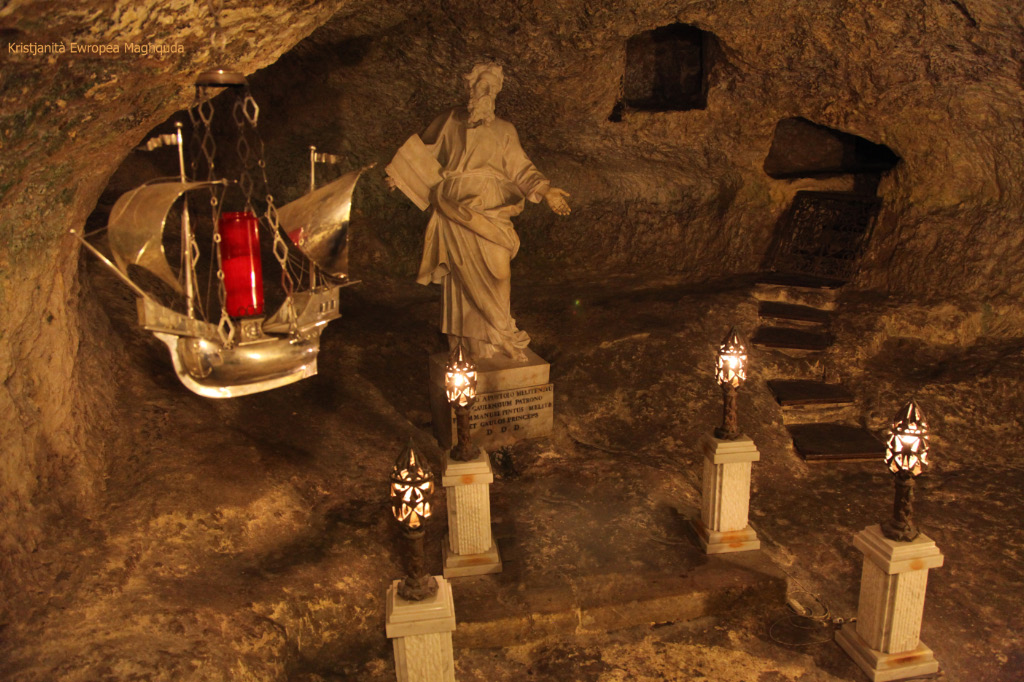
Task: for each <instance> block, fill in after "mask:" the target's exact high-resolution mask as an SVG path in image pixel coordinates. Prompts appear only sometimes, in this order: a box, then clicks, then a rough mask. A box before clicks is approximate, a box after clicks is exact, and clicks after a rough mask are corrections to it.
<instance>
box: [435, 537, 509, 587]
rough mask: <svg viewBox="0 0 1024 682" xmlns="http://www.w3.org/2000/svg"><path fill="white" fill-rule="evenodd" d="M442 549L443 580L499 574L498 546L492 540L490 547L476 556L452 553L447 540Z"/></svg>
mask: <svg viewBox="0 0 1024 682" xmlns="http://www.w3.org/2000/svg"><path fill="white" fill-rule="evenodd" d="M442 547H443V549H444V557H443V559H444V563H443V566H444V577H445V578H461V577H463V576H467V575H489V574H491V573H501V555H500V554H498V545H497V544H496V543H495V542H494V541H493V540H492V541H491V546H490V547H488V548H487V549H486V550H484V551H483V552H478V553H476V554H456V553H455V552H453V551H452V549H451V545H450V544H449V541H448V538H445V542H444V544H443V545H442Z"/></svg>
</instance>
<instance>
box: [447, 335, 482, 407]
mask: <svg viewBox="0 0 1024 682" xmlns="http://www.w3.org/2000/svg"><path fill="white" fill-rule="evenodd" d="M476 379H477V373H476V363H475V362H473V360H472V358H470V357H469V355H468V354H467V353H466V351H465V349H463V347H462V343H459V344H458V345H457V346H455V349H454V350H452V353H451V355H449V356H448V364H447V365H446V366H445V371H444V390H445V393H446V394H447V396H448V402H449V403H451V404H452V405H457V406H459V407H467V406H468V405H470V404H471V403H472V402H473V400H474V399H476Z"/></svg>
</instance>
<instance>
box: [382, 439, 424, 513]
mask: <svg viewBox="0 0 1024 682" xmlns="http://www.w3.org/2000/svg"><path fill="white" fill-rule="evenodd" d="M390 480H391V513H392V514H393V515H394V517H395V520H396V521H398V522H399V523H400V524H402V526H404V527H405V529H406V530H409V531H415V530H420V529H422V528H423V523H424V521H425V520H426V519H428V518H430V515H431V514H432V513H433V509H432V506H431V503H430V498H431V496H432V495H433V493H434V475H433V474H432V473H431V472H430V469H429V468H428V467H427V463H426V462H425V461H424V460H423V459H422V458H421V457H420V456H419V455H418V454H417V453H416V451H415V450H413V447H412V443H409V445H408V446H407V447H406V448H405V451H404V452H403V453H402V454H401V455H399V456H398V459H397V460H396V461H395V466H394V467H393V468H392V469H391V475H390Z"/></svg>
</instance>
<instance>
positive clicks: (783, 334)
mask: <svg viewBox="0 0 1024 682" xmlns="http://www.w3.org/2000/svg"><path fill="white" fill-rule="evenodd" d="M750 342H751V343H753V344H754V345H756V346H764V347H766V348H786V349H793V350H810V351H822V350H825V349H826V348H828V347H829V345H830V344H831V343H832V335H831V334H829V333H828V332H822V331H815V330H807V329H793V328H792V327H758V328H757V331H755V332H754V336H753V338H752V339H750Z"/></svg>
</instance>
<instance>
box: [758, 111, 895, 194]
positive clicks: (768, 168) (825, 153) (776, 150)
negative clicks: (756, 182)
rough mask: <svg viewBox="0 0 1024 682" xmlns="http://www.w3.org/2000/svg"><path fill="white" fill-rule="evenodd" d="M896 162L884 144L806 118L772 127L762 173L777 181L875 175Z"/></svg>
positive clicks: (795, 119) (785, 120)
mask: <svg viewBox="0 0 1024 682" xmlns="http://www.w3.org/2000/svg"><path fill="white" fill-rule="evenodd" d="M899 161H900V157H899V156H897V155H896V154H895V153H894V152H893V151H892V150H891V149H889V148H888V147H886V146H885V145H884V144H877V143H875V142H871V141H870V140H865V139H864V138H863V137H859V136H857V135H851V134H850V133H844V132H842V131H841V130H835V129H833V128H829V127H827V126H823V125H819V124H817V123H813V122H811V121H808V120H807V119H805V118H784V119H782V120H781V121H779V122H778V124H777V125H776V126H775V134H774V135H773V136H772V145H771V148H770V149H769V150H768V156H767V157H766V158H765V160H764V172H765V173H767V174H768V175H769V176H771V177H773V178H780V179H781V178H807V177H815V176H822V175H844V174H847V173H853V174H858V173H867V174H878V173H884V172H885V171H887V170H890V169H892V168H893V167H894V166H895V165H896V164H897V163H899Z"/></svg>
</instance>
